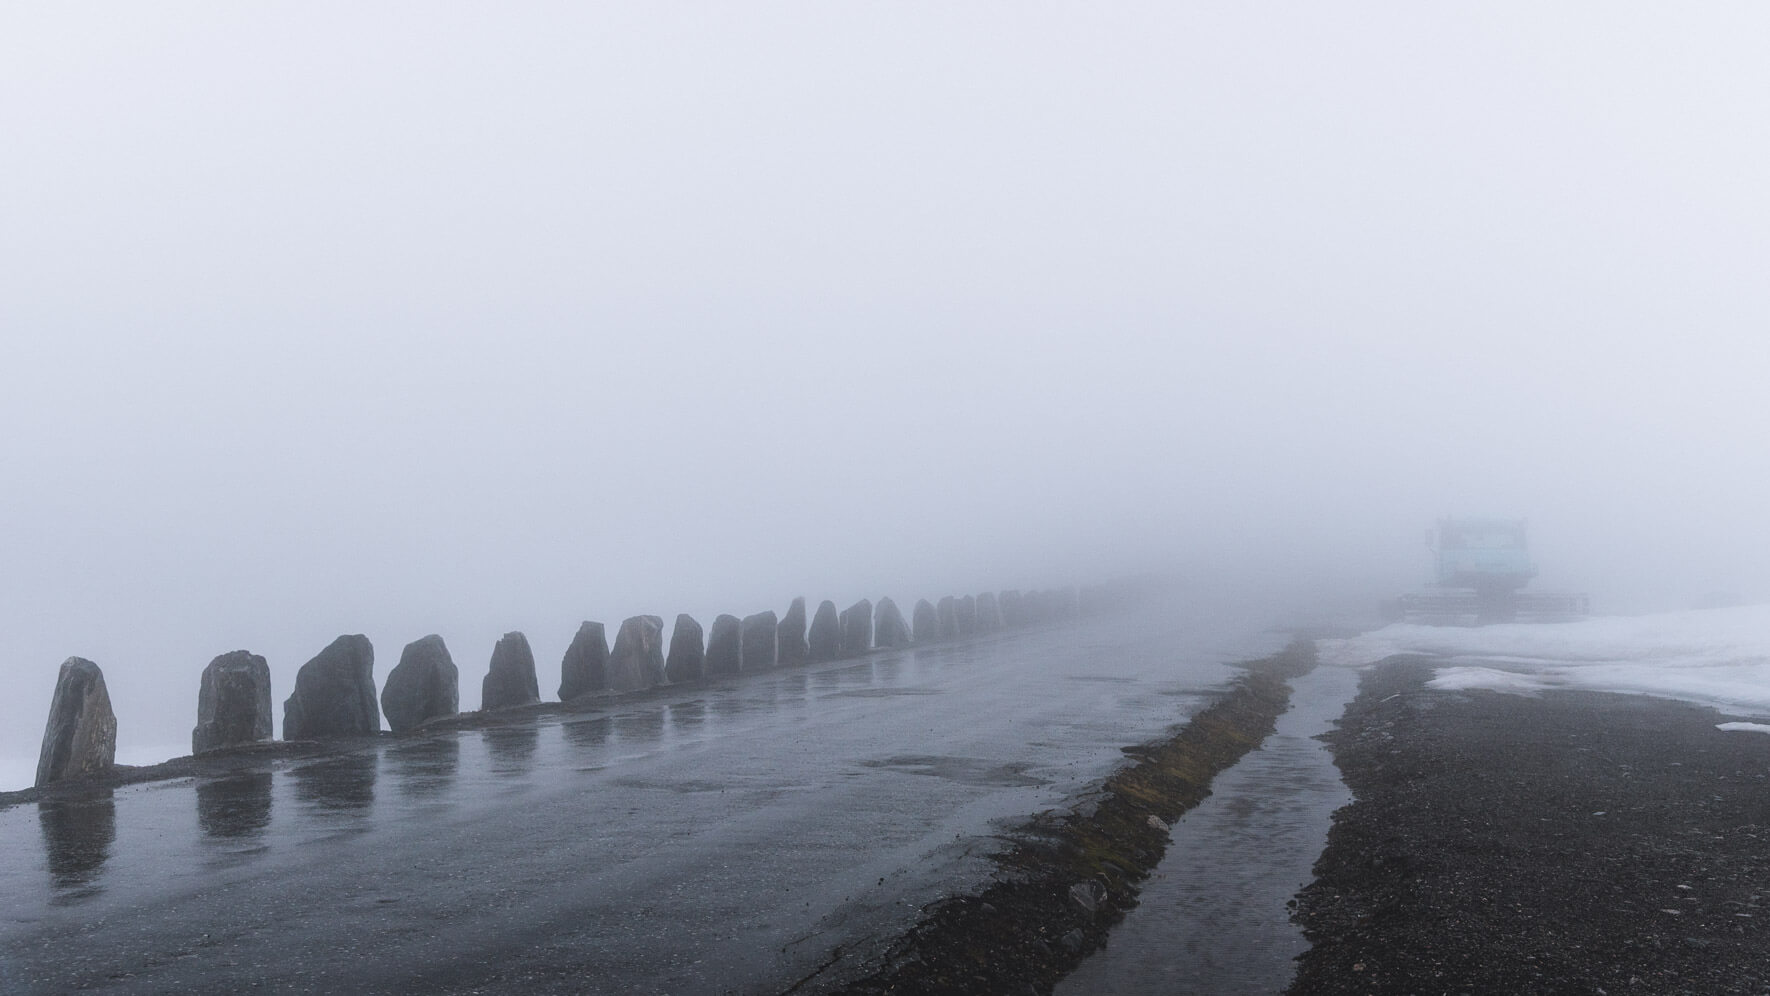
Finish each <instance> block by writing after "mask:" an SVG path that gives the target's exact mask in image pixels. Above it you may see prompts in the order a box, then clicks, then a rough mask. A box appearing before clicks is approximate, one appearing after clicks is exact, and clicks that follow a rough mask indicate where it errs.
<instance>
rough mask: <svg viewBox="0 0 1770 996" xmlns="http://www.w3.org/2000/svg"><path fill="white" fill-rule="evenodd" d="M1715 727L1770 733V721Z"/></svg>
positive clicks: (1732, 730)
mask: <svg viewBox="0 0 1770 996" xmlns="http://www.w3.org/2000/svg"><path fill="white" fill-rule="evenodd" d="M1715 729H1717V730H1726V731H1727V732H1729V733H1732V732H1734V731H1735V730H1738V731H1742V732H1745V733H1770V723H1716V724H1715ZM1680 888H1681V887H1680Z"/></svg>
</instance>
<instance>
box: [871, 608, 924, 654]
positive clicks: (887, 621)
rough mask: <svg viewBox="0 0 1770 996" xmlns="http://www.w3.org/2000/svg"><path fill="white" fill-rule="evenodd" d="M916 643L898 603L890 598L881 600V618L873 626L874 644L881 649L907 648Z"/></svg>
mask: <svg viewBox="0 0 1770 996" xmlns="http://www.w3.org/2000/svg"><path fill="white" fill-rule="evenodd" d="M914 642H916V638H915V637H914V636H912V635H911V634H910V624H909V623H907V622H904V619H903V613H902V612H900V611H898V608H897V603H896V602H893V601H892V600H891V599H889V598H881V599H879V618H878V621H877V622H875V623H874V624H873V643H875V644H877V645H878V646H881V647H907V646H909V645H910V644H912V643H914Z"/></svg>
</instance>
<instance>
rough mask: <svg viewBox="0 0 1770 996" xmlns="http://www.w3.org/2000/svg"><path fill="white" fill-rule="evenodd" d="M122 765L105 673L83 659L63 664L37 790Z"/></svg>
mask: <svg viewBox="0 0 1770 996" xmlns="http://www.w3.org/2000/svg"><path fill="white" fill-rule="evenodd" d="M116 761H117V716H116V714H115V713H113V712H111V695H110V692H108V691H106V690H105V687H104V672H103V671H100V670H99V669H98V665H97V664H94V663H92V662H91V661H89V660H86V659H85V658H83V657H69V658H68V659H67V660H65V661H63V662H62V665H61V673H59V674H57V675H56V677H55V696H54V697H53V698H51V699H50V700H49V723H48V725H46V726H45V727H44V728H43V750H42V752H41V753H39V754H38V755H37V784H38V785H40V786H41V785H48V784H49V783H51V782H59V781H62V780H63V779H67V778H82V777H85V776H87V775H97V774H102V773H104V772H106V771H109V770H111V767H112V765H114V764H115V763H116Z"/></svg>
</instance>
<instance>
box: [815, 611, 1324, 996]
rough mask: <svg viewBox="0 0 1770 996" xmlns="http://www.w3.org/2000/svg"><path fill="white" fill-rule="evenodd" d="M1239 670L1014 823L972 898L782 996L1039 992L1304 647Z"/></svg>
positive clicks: (1158, 845) (1270, 710) (1284, 700)
mask: <svg viewBox="0 0 1770 996" xmlns="http://www.w3.org/2000/svg"><path fill="white" fill-rule="evenodd" d="M1242 666H1243V667H1244V668H1245V669H1246V671H1247V673H1246V674H1244V675H1243V676H1242V677H1240V678H1238V679H1237V680H1236V681H1235V683H1234V684H1233V685H1232V686H1231V687H1230V690H1229V691H1228V692H1227V693H1225V694H1224V695H1223V697H1222V698H1220V699H1218V700H1217V701H1216V702H1215V703H1213V704H1211V705H1210V706H1209V707H1207V708H1206V709H1204V710H1203V711H1201V712H1199V713H1198V714H1197V715H1195V716H1194V717H1192V719H1191V721H1190V722H1188V723H1187V724H1186V725H1185V726H1184V727H1182V728H1181V729H1180V730H1179V731H1178V732H1177V733H1175V734H1173V735H1172V736H1169V737H1166V738H1163V739H1161V740H1157V741H1153V742H1151V743H1147V744H1143V745H1141V746H1138V747H1127V748H1124V751H1125V754H1126V755H1127V756H1128V757H1129V758H1130V759H1131V763H1129V764H1127V765H1126V766H1125V767H1122V768H1120V769H1119V770H1118V771H1117V772H1115V773H1114V774H1113V775H1112V776H1111V777H1109V778H1108V779H1107V780H1106V782H1105V783H1104V784H1103V785H1102V786H1101V788H1100V789H1099V791H1098V792H1096V793H1093V794H1091V795H1090V796H1089V797H1087V798H1086V799H1085V800H1084V801H1083V802H1082V803H1081V804H1079V805H1077V806H1076V807H1074V808H1072V809H1071V810H1069V811H1067V812H1062V813H1057V814H1046V815H1044V816H1041V817H1035V818H1033V819H1032V820H1030V821H1028V822H1027V823H1025V824H1023V825H1022V826H1021V827H1019V828H1018V830H1017V831H1016V832H1014V834H1013V836H1014V837H1015V838H1016V842H1015V843H1014V844H1013V845H1012V846H1011V847H1010V848H1009V849H1008V850H1007V852H1006V853H1004V854H1001V855H999V856H997V857H996V858H995V861H996V864H997V866H998V869H999V870H998V872H997V874H996V875H995V876H994V884H992V885H990V886H989V887H987V888H986V889H984V891H983V892H982V893H980V894H977V895H972V896H960V897H955V898H953V899H949V900H945V901H943V902H940V903H937V904H935V905H934V906H932V907H930V908H929V910H928V911H927V912H926V913H925V915H924V916H923V918H922V919H921V921H920V922H919V923H917V924H916V926H914V927H912V928H911V929H910V930H909V931H908V932H907V933H906V934H905V935H904V936H903V937H901V938H899V939H898V940H897V941H896V942H895V943H893V944H892V945H891V946H890V947H889V948H887V949H886V951H885V953H884V954H883V955H882V956H880V957H879V958H878V959H877V963H876V964H873V965H869V966H861V967H859V968H858V969H857V970H856V971H857V972H858V973H859V977H858V978H851V979H848V980H847V981H837V980H836V979H835V978H833V976H834V975H837V974H841V967H840V966H839V965H837V964H836V963H835V962H836V961H839V960H840V956H839V955H838V957H837V959H836V960H835V961H832V964H831V965H827V966H825V968H824V969H820V970H819V972H818V973H814V975H812V976H811V977H808V978H806V979H805V980H802V981H801V982H800V983H799V984H798V985H797V986H794V987H793V989H790V990H788V992H796V991H797V992H820V993H821V992H835V993H841V994H843V996H875V994H883V993H920V994H929V996H944V994H953V996H959V994H975V993H1016V994H1018V993H1028V992H1033V993H1046V992H1050V991H1051V988H1052V987H1053V986H1054V985H1055V984H1056V982H1057V980H1059V979H1061V978H1062V977H1063V976H1064V975H1065V974H1067V973H1068V972H1070V971H1071V970H1073V969H1074V968H1075V967H1076V966H1077V965H1078V964H1080V963H1081V961H1082V959H1083V958H1084V957H1086V956H1087V955H1088V954H1089V953H1090V952H1092V951H1093V950H1095V949H1096V948H1099V947H1101V946H1102V945H1103V944H1104V943H1105V939H1106V933H1107V931H1108V930H1109V929H1110V928H1111V927H1112V926H1113V925H1114V924H1116V923H1117V922H1118V921H1119V920H1121V919H1123V917H1124V915H1125V912H1126V911H1127V910H1129V909H1130V908H1131V907H1133V906H1135V905H1136V903H1137V894H1138V892H1139V891H1140V889H1141V886H1142V882H1143V880H1144V879H1145V878H1147V877H1148V876H1149V874H1150V873H1151V872H1152V871H1154V870H1155V867H1156V865H1157V864H1159V863H1160V862H1161V859H1162V855H1163V854H1164V853H1165V852H1166V851H1167V847H1168V828H1169V826H1170V825H1172V824H1173V822H1174V821H1175V820H1177V819H1179V818H1180V816H1181V815H1182V814H1183V813H1185V812H1186V811H1187V810H1189V809H1191V808H1192V807H1194V806H1196V805H1198V804H1199V802H1201V801H1203V799H1204V798H1205V797H1206V796H1207V795H1209V794H1210V791H1211V790H1210V784H1211V781H1212V779H1213V778H1215V777H1216V775H1217V774H1218V773H1219V772H1221V771H1223V770H1225V769H1227V768H1228V767H1229V766H1231V765H1233V764H1234V763H1235V762H1236V761H1238V760H1240V759H1241V757H1242V755H1243V754H1246V753H1247V752H1248V751H1249V750H1252V749H1253V748H1254V747H1256V746H1258V745H1259V744H1260V742H1261V741H1262V740H1264V739H1265V738H1266V736H1267V734H1269V733H1271V732H1272V730H1273V728H1274V726H1275V725H1276V723H1277V721H1278V717H1279V716H1280V715H1281V714H1283V713H1284V711H1285V709H1286V708H1287V707H1288V706H1289V704H1290V695H1291V688H1290V685H1289V684H1288V681H1289V679H1291V678H1294V677H1297V676H1300V675H1302V674H1305V673H1307V672H1308V671H1309V670H1310V668H1312V667H1314V666H1315V646H1314V644H1313V643H1312V642H1310V641H1307V640H1301V639H1300V640H1297V641H1295V642H1293V643H1292V644H1291V645H1290V646H1289V647H1287V648H1286V649H1284V650H1283V651H1280V652H1279V653H1277V654H1274V655H1273V656H1271V657H1267V658H1264V659H1261V660H1258V661H1252V662H1248V663H1246V664H1243V665H1242ZM820 976H822V978H820Z"/></svg>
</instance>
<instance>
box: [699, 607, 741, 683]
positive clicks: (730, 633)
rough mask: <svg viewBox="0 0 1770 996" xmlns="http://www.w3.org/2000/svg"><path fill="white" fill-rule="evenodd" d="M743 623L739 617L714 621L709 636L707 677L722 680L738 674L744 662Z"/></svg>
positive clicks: (729, 616)
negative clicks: (726, 676) (741, 635)
mask: <svg viewBox="0 0 1770 996" xmlns="http://www.w3.org/2000/svg"><path fill="white" fill-rule="evenodd" d="M742 630H743V623H741V622H739V621H738V617H737V616H732V615H722V616H720V617H719V618H717V619H714V620H713V631H712V632H711V633H708V634H707V664H706V667H707V677H709V678H721V677H724V676H725V675H728V674H737V673H738V670H739V669H740V662H741V661H742V660H743V648H742V638H741V637H740V635H739V634H740V633H741V632H742Z"/></svg>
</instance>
